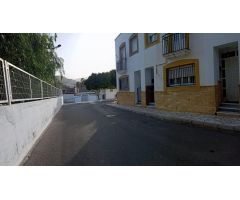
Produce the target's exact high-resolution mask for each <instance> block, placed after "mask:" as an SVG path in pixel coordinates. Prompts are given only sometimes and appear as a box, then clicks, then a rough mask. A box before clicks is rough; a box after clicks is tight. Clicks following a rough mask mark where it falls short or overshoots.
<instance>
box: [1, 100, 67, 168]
mask: <svg viewBox="0 0 240 200" xmlns="http://www.w3.org/2000/svg"><path fill="white" fill-rule="evenodd" d="M62 104H63V99H62V97H58V98H52V99H45V100H40V101H32V102H26V103H18V104H13V105H11V106H0V165H19V164H20V163H21V161H22V160H23V158H24V157H25V156H26V155H27V153H28V152H29V150H30V149H31V148H32V146H33V145H34V143H35V142H36V141H37V139H38V138H39V137H40V136H41V134H42V133H43V131H44V130H45V129H46V127H47V126H48V125H49V123H50V122H51V120H52V119H53V117H54V116H55V114H56V113H57V112H58V111H59V110H60V108H61V106H62Z"/></svg>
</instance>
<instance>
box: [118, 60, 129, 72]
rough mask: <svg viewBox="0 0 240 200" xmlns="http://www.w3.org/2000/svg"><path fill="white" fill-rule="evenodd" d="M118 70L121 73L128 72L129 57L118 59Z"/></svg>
mask: <svg viewBox="0 0 240 200" xmlns="http://www.w3.org/2000/svg"><path fill="white" fill-rule="evenodd" d="M117 72H118V73H119V74H126V73H127V59H126V58H122V59H120V60H119V61H117Z"/></svg>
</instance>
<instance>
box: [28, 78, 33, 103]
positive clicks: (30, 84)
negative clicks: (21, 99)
mask: <svg viewBox="0 0 240 200" xmlns="http://www.w3.org/2000/svg"><path fill="white" fill-rule="evenodd" d="M28 77H29V86H30V93H31V99H32V81H31V76H30V75H28Z"/></svg>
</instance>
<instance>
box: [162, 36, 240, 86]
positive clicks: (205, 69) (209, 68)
mask: <svg viewBox="0 0 240 200" xmlns="http://www.w3.org/2000/svg"><path fill="white" fill-rule="evenodd" d="M189 39H190V41H189V45H190V50H191V51H190V54H188V55H187V56H183V57H176V58H173V59H168V60H165V62H167V63H170V62H173V61H176V60H179V59H199V69H200V85H201V86H212V85H216V84H217V81H218V73H219V72H218V69H219V64H218V61H217V59H218V55H216V52H215V51H214V49H215V48H218V47H221V46H223V45H226V44H229V43H234V42H236V43H238V44H239V43H240V34H239V33H191V34H190V38H189Z"/></svg>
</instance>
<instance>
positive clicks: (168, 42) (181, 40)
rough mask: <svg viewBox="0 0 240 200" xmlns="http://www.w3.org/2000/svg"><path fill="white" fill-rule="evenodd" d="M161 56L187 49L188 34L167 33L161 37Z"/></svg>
mask: <svg viewBox="0 0 240 200" xmlns="http://www.w3.org/2000/svg"><path fill="white" fill-rule="evenodd" d="M162 45H163V55H167V54H170V53H175V52H178V51H181V50H184V49H189V33H168V34H165V35H163V36H162Z"/></svg>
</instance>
